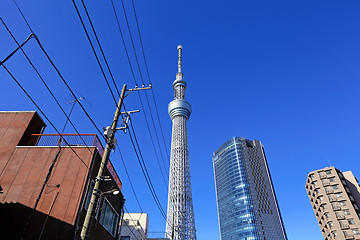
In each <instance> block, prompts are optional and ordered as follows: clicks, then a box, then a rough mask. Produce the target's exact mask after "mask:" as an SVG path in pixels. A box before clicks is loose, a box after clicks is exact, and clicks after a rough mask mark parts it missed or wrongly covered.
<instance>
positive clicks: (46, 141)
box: [28, 134, 122, 190]
mask: <svg viewBox="0 0 360 240" xmlns="http://www.w3.org/2000/svg"><path fill="white" fill-rule="evenodd" d="M28 146H46V147H55V146H60V147H66V146H69V147H96V149H97V150H98V152H99V154H100V156H102V155H103V153H104V147H103V146H102V144H101V142H100V140H99V138H98V136H97V135H96V134H61V136H60V135H59V134H31V137H30V140H29V142H28ZM107 169H108V170H109V172H110V174H111V176H112V177H113V178H114V180H115V182H116V184H117V185H118V187H119V189H120V190H121V186H122V183H121V181H120V178H119V176H118V175H117V173H116V171H115V169H114V167H113V165H112V163H111V161H110V160H109V161H108V163H107Z"/></svg>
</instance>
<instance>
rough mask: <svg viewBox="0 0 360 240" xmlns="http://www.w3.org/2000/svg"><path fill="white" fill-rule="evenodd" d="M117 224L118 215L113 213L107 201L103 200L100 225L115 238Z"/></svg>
mask: <svg viewBox="0 0 360 240" xmlns="http://www.w3.org/2000/svg"><path fill="white" fill-rule="evenodd" d="M117 223H118V214H117V213H116V212H115V211H114V209H113V208H112V206H111V205H110V203H109V201H108V200H107V199H106V198H105V199H104V201H103V205H102V211H101V216H100V224H101V225H102V226H103V227H104V228H105V229H106V230H108V232H109V233H111V235H113V236H115V234H116V228H117Z"/></svg>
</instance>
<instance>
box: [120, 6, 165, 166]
mask: <svg viewBox="0 0 360 240" xmlns="http://www.w3.org/2000/svg"><path fill="white" fill-rule="evenodd" d="M121 4H122V8H123V11H124V16H125V20H126V25H127V28H128V32H129V36H130V40H131V45H132V48H133V51H134V55H135V60H136V64H137V67H138V70H139V74H140V79H141V82H142V84H144V79H143V76H142V73H141V68H140V64H139V59H138V57H137V54H136V49H135V44H134V40H133V37H132V34H131V30H130V25H129V21H128V17H127V14H126V9H125V5H124V1H123V0H121ZM145 98H146V101H147V104H148V107H149V111H150V117H151V120H152V123H153V127H154V131H155V136H156V139H157V143H158V146H159V150H160V155H161V158H162V161H163V164H164V167H165V171H166V170H167V169H166V166H165V161H164V156H163V153H162V150H161V147H160V142H159V137H158V134H157V130H156V127H155V121H154V118H153V114H152V110H151V107H150V102H149V98H148V95H147V93H146V92H145Z"/></svg>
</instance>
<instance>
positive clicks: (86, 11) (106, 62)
mask: <svg viewBox="0 0 360 240" xmlns="http://www.w3.org/2000/svg"><path fill="white" fill-rule="evenodd" d="M81 2H82V5H83V7H84V10H85V13H86V16H87V18H88V20H89V23H90V26H91V29H92V31H93V33H94V36H95V38H96V42H97V44H98V46H99V49H100V51H101V55H102V57H103V58H104V61H105V64H106V67H107V69H108V71H109V74H110V76H111V79H112V81H113V83H114V86H115V89H116V91H117V93H118V94H119V96H120V91H119V89H118V87H117V85H116V82H115V79H114V76H113V74H112V72H111V70H110V67H109V64H108V61H107V59H106V57H105V54H104V51H103V49H102V47H101V44H100V41H99V38H98V36H97V34H96V31H95V28H94V25H93V23H92V21H91V18H90V15H89V12H88V10H87V8H86V5H85V2H84V0H81Z"/></svg>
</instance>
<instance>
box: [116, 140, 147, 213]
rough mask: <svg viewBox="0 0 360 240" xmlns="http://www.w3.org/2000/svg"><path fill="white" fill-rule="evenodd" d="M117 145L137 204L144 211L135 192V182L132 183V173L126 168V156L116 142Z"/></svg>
mask: <svg viewBox="0 0 360 240" xmlns="http://www.w3.org/2000/svg"><path fill="white" fill-rule="evenodd" d="M116 146H117V149H118V153H119V155H120V159H121V162H122V164H123V166H124V170H125V173H126V176H127V178H128V180H129V184H130V187H131V190H132V192H133V194H134V196H135V200H136V202H137V204H138V206H139V208H140V211H141V212H144V211H143V209H142V207H141V205H140V202H139V199H138V197H137V195H136V192H135V189H134V186H133V184H132V181H131V179H130V175H129V172H128V170H127V168H126V164H125V161H124V158H123V156H122V154H121V151H120V148H119V145H118V144H116Z"/></svg>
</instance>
